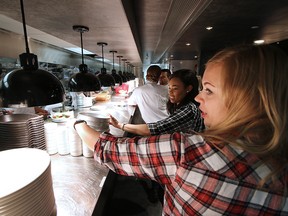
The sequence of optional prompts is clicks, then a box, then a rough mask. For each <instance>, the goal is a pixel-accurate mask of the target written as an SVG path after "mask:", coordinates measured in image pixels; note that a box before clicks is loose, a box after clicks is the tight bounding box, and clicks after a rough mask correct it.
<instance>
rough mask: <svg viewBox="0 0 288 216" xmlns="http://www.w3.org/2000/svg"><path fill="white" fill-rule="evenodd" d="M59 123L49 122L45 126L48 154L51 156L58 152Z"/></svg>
mask: <svg viewBox="0 0 288 216" xmlns="http://www.w3.org/2000/svg"><path fill="white" fill-rule="evenodd" d="M57 125H58V124H57V123H53V122H49V123H45V124H44V128H45V139H46V148H47V152H48V153H49V154H50V155H53V154H56V153H57V152H58V146H57V142H58V131H57V128H58V127H57Z"/></svg>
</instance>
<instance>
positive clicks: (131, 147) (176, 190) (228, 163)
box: [94, 133, 288, 216]
mask: <svg viewBox="0 0 288 216" xmlns="http://www.w3.org/2000/svg"><path fill="white" fill-rule="evenodd" d="M94 158H95V159H96V160H97V161H99V162H101V163H102V164H105V165H106V166H108V167H109V168H110V169H111V170H113V171H114V172H116V173H118V174H121V175H129V176H136V177H143V178H150V179H153V180H156V181H158V182H159V183H160V184H162V185H165V199H164V207H163V215H169V216H171V215H208V216H215V215H216V216H217V215H229V216H230V215H249V216H254V215H288V198H287V197H284V196H283V195H282V193H283V191H284V189H283V188H284V182H285V181H286V183H287V179H284V177H283V179H277V180H276V182H273V183H272V182H268V183H267V184H266V185H265V189H261V190H259V189H257V184H258V183H259V181H260V180H261V179H263V178H264V177H265V176H267V174H269V173H270V168H269V166H267V165H265V164H263V163H262V161H261V160H260V159H259V158H257V157H256V156H255V155H251V154H248V153H246V152H244V151H242V150H237V149H235V148H232V147H231V146H229V145H227V146H224V147H223V148H222V149H221V151H220V150H219V149H217V148H215V147H214V146H213V145H209V144H208V143H206V142H205V141H204V140H203V138H202V137H201V136H199V135H191V134H190V135H189V134H183V133H174V134H165V135H160V136H151V137H134V138H117V137H114V136H111V135H108V134H101V136H100V138H99V140H98V141H97V143H96V144H95V152H94ZM267 191H269V192H267Z"/></svg>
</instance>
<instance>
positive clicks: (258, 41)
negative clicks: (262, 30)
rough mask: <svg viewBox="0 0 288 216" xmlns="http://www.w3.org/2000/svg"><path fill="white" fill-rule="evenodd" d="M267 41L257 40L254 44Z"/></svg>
mask: <svg viewBox="0 0 288 216" xmlns="http://www.w3.org/2000/svg"><path fill="white" fill-rule="evenodd" d="M264 42H265V41H264V40H255V41H254V44H263V43H264Z"/></svg>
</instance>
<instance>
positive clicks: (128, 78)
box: [122, 59, 130, 81]
mask: <svg viewBox="0 0 288 216" xmlns="http://www.w3.org/2000/svg"><path fill="white" fill-rule="evenodd" d="M122 61H123V68H124V69H123V76H125V77H126V79H127V81H129V80H130V77H129V76H128V75H127V72H126V64H125V63H126V61H127V59H122Z"/></svg>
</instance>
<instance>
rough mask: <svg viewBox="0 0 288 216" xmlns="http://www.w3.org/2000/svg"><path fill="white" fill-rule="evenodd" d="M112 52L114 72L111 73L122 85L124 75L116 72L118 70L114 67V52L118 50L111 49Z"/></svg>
mask: <svg viewBox="0 0 288 216" xmlns="http://www.w3.org/2000/svg"><path fill="white" fill-rule="evenodd" d="M110 53H113V69H112V74H111V75H112V76H113V78H114V79H115V82H116V83H118V84H119V85H122V83H123V80H122V77H121V76H120V75H119V74H117V73H116V70H115V68H114V54H115V53H117V51H115V50H111V51H110Z"/></svg>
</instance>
